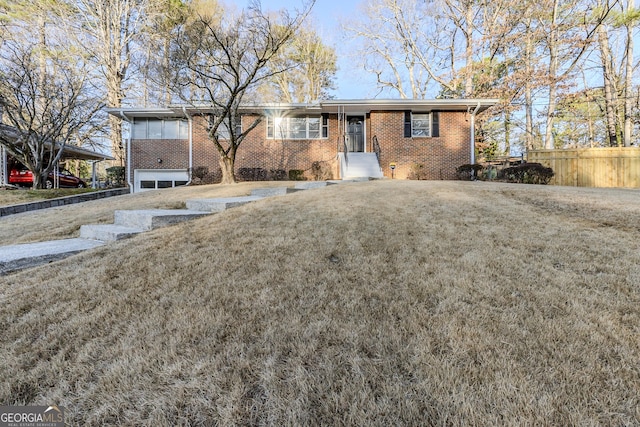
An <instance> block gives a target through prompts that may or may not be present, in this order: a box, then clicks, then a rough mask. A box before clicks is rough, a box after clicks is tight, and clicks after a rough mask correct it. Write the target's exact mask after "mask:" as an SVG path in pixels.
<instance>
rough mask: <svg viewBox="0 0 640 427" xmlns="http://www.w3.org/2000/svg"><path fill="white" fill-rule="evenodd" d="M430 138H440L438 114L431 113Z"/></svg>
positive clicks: (437, 112) (435, 112) (436, 112)
mask: <svg viewBox="0 0 640 427" xmlns="http://www.w3.org/2000/svg"><path fill="white" fill-rule="evenodd" d="M431 136H432V137H434V138H437V137H439V136H440V112H439V111H432V112H431Z"/></svg>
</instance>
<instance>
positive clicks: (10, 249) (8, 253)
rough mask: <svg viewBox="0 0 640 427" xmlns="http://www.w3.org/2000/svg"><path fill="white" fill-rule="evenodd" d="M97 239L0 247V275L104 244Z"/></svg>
mask: <svg viewBox="0 0 640 427" xmlns="http://www.w3.org/2000/svg"><path fill="white" fill-rule="evenodd" d="M104 244H105V243H104V242H101V241H99V240H88V239H64V240H53V241H50V242H39V243H25V244H22V245H10V246H2V247H0V275H4V274H7V273H10V272H12V271H17V270H22V269H23V268H28V267H35V266H36V265H41V264H47V263H49V262H52V261H57V260H59V259H62V258H66V257H68V256H71V255H75V254H77V253H79V252H82V251H86V250H87V249H93V248H97V247H98V246H102V245H104Z"/></svg>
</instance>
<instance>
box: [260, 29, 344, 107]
mask: <svg viewBox="0 0 640 427" xmlns="http://www.w3.org/2000/svg"><path fill="white" fill-rule="evenodd" d="M271 68H281V69H286V68H290V69H289V71H287V72H286V73H278V74H275V75H274V76H273V79H271V80H270V81H269V84H268V85H265V87H264V88H261V91H265V92H267V91H269V89H271V92H272V93H271V95H270V96H267V97H268V98H271V99H273V100H278V101H280V102H312V101H317V100H319V99H327V98H328V97H329V93H328V92H329V90H330V89H333V88H334V85H333V79H334V77H335V73H336V71H337V67H336V53H335V50H334V49H333V48H331V47H329V46H327V45H325V44H324V43H323V42H322V40H321V39H320V36H318V34H317V33H316V32H315V31H314V30H312V29H310V28H309V26H307V27H306V28H304V29H302V28H300V30H299V31H298V32H297V33H296V34H295V36H294V37H293V39H292V41H291V43H288V44H287V46H286V47H285V49H282V50H281V51H280V52H279V53H278V55H276V57H275V58H273V59H272V61H271Z"/></svg>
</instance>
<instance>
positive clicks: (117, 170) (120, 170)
mask: <svg viewBox="0 0 640 427" xmlns="http://www.w3.org/2000/svg"><path fill="white" fill-rule="evenodd" d="M106 170H107V180H108V183H109V186H110V187H124V171H125V168H124V166H111V167H110V168H107V169H106Z"/></svg>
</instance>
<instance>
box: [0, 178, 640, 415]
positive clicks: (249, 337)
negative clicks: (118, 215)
mask: <svg viewBox="0 0 640 427" xmlns="http://www.w3.org/2000/svg"><path fill="white" fill-rule="evenodd" d="M260 184H261V185H260V186H264V185H265V183H260ZM249 188H250V185H249V184H243V185H239V186H229V187H222V186H211V187H193V188H185V189H179V190H172V191H167V192H163V193H161V194H162V196H161V199H158V193H155V194H153V193H146V194H143V195H139V196H124V197H123V198H122V199H117V200H116V199H111V200H110V201H108V202H105V201H97V202H88V203H86V204H83V206H82V207H78V208H77V209H75V210H66V208H65V209H62V208H61V209H59V210H49V211H46V212H45V211H42V212H40V213H39V214H21V215H19V216H16V217H15V218H11V217H7V218H2V219H0V228H1V230H2V231H1V233H2V239H3V241H4V240H5V239H6V238H11V239H19V238H21V239H23V240H25V241H26V240H40V239H43V238H50V237H63V236H64V235H65V234H66V235H68V236H71V235H73V234H74V233H75V232H76V230H77V228H78V227H79V225H80V224H81V223H83V221H84V223H88V222H92V220H93V221H95V219H96V218H97V219H99V220H100V221H108V220H109V219H110V216H112V211H113V209H114V208H122V207H125V206H126V207H127V208H137V207H152V206H157V207H164V206H177V205H179V204H180V203H181V202H182V201H184V199H186V198H190V197H201V196H202V195H205V194H206V195H207V196H217V195H222V194H225V195H231V194H233V193H236V194H246V193H247V192H248V189H249ZM102 203H104V204H102ZM67 208H68V207H67ZM87 219H90V220H89V221H85V220H87ZM65 223H68V224H69V225H64V224H65ZM34 224H36V226H34ZM639 224H640V191H636V190H603V189H575V188H563V187H546V186H545V187H541V186H525V185H508V184H496V183H481V182H476V183H470V182H425V181H422V182H409V181H378V182H365V183H357V184H349V185H342V186H331V187H327V188H324V189H318V190H311V191H306V192H300V193H295V194H292V195H288V196H286V197H280V198H271V199H265V200H261V201H259V202H256V203H253V204H250V205H245V206H243V207H241V208H236V209H232V210H229V211H226V212H224V213H221V214H218V215H212V216H209V217H206V218H202V219H199V220H196V221H192V222H189V223H184V224H180V225H177V226H172V227H168V228H165V229H161V230H155V231H153V232H149V233H145V234H143V235H139V236H136V237H134V238H132V239H130V240H128V241H121V242H117V243H113V244H110V245H107V246H106V247H102V248H99V249H97V250H92V251H88V252H85V253H83V254H81V255H78V256H75V257H71V258H68V259H66V260H63V261H60V262H56V263H52V264H49V265H47V266H42V267H39V268H34V269H31V270H28V271H23V272H21V273H17V274H13V275H10V276H5V277H0V345H1V348H0V360H1V362H2V363H0V378H2V381H1V382H0V404H39V405H49V404H52V403H57V404H60V405H62V406H64V407H66V408H67V412H68V414H69V418H70V420H69V421H70V424H71V425H95V426H99V425H154V426H157V425H214V424H220V425H443V426H449V425H450V426H466V425H580V426H584V425H586V426H589V425H638V424H640V251H639V249H640V248H639V246H640V225H639ZM10 228H21V229H22V230H23V231H24V230H27V229H33V228H40V233H39V234H38V232H37V231H35V230H33V231H30V232H28V233H29V234H28V235H27V237H23V238H22V237H20V236H18V234H17V232H16V231H12V230H10Z"/></svg>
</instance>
